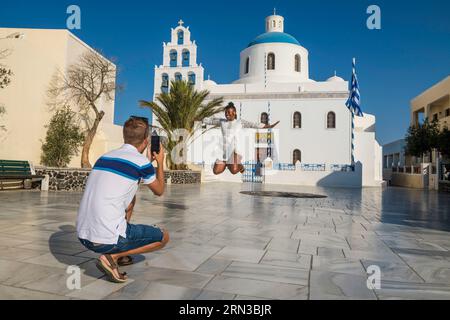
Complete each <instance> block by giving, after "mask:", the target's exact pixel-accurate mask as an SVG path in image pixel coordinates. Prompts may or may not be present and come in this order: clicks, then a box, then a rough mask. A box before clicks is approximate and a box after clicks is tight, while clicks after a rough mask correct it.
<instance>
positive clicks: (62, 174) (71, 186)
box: [35, 167, 202, 192]
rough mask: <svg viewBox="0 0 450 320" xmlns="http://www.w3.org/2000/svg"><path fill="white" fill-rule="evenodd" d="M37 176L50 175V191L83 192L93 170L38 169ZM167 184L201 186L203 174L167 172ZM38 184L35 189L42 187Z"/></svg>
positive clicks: (165, 173)
mask: <svg viewBox="0 0 450 320" xmlns="http://www.w3.org/2000/svg"><path fill="white" fill-rule="evenodd" d="M35 170H36V174H37V175H49V177H50V181H49V190H50V191H77V192H81V191H83V190H84V188H85V186H86V182H87V179H88V177H89V174H90V173H91V170H89V169H78V168H75V169H60V168H45V167H36V168H35ZM164 178H165V181H166V183H167V182H168V179H169V178H170V183H171V184H199V183H201V181H202V174H201V172H199V171H166V172H164ZM38 184H39V185H37V184H36V186H35V187H40V183H38Z"/></svg>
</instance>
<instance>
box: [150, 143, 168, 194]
mask: <svg viewBox="0 0 450 320" xmlns="http://www.w3.org/2000/svg"><path fill="white" fill-rule="evenodd" d="M160 150H161V151H160V152H159V154H156V153H153V155H150V147H149V148H148V150H147V156H148V157H149V159H150V161H151V162H153V161H156V163H157V164H158V168H156V180H155V181H154V182H152V183H151V184H149V185H148V187H149V189H150V190H151V191H152V192H153V194H154V195H155V196H158V197H160V196H162V195H163V194H164V188H165V182H164V152H165V150H164V148H163V146H162V145H161V148H160Z"/></svg>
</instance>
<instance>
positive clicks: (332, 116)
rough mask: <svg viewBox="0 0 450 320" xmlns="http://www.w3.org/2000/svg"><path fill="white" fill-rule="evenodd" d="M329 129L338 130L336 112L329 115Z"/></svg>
mask: <svg viewBox="0 0 450 320" xmlns="http://www.w3.org/2000/svg"><path fill="white" fill-rule="evenodd" d="M327 129H336V114H335V113H334V112H329V113H328V116H327Z"/></svg>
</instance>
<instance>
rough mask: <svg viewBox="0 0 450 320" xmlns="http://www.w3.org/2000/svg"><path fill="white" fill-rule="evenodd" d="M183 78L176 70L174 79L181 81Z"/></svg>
mask: <svg viewBox="0 0 450 320" xmlns="http://www.w3.org/2000/svg"><path fill="white" fill-rule="evenodd" d="M182 80H183V76H182V75H181V73H179V72H177V73H175V81H182Z"/></svg>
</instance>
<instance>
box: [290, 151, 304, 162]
mask: <svg viewBox="0 0 450 320" xmlns="http://www.w3.org/2000/svg"><path fill="white" fill-rule="evenodd" d="M297 162H302V152H301V151H300V150H298V149H295V150H294V152H293V155H292V164H293V165H296V164H297Z"/></svg>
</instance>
